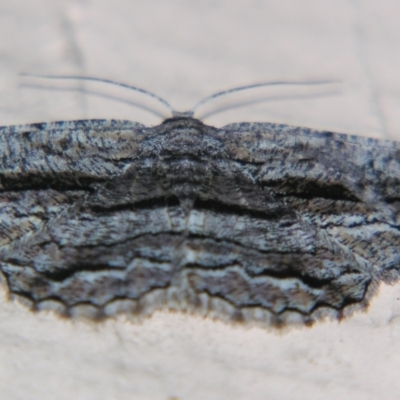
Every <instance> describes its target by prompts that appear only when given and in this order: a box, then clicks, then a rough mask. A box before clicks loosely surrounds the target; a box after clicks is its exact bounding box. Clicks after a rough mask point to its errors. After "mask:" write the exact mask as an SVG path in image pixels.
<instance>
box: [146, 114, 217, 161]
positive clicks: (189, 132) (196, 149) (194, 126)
mask: <svg viewBox="0 0 400 400" xmlns="http://www.w3.org/2000/svg"><path fill="white" fill-rule="evenodd" d="M221 151H223V146H222V143H221V141H220V140H219V138H218V137H217V130H216V129H215V128H212V127H209V126H206V125H204V124H203V123H202V122H201V121H199V120H198V119H195V118H191V117H174V118H170V119H167V120H165V121H164V122H163V123H162V124H161V125H159V126H158V127H155V128H154V129H153V131H152V134H151V137H149V138H148V140H146V143H145V144H144V146H143V154H144V155H145V156H151V155H153V156H157V157H162V158H168V159H169V158H172V159H179V158H181V157H183V158H189V159H198V158H203V157H207V158H209V157H210V155H211V156H213V155H217V154H219V155H220V154H221Z"/></svg>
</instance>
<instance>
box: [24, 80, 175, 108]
mask: <svg viewBox="0 0 400 400" xmlns="http://www.w3.org/2000/svg"><path fill="white" fill-rule="evenodd" d="M20 75H21V76H31V77H34V78H43V79H64V80H65V79H74V80H81V81H94V82H103V83H108V84H110V85H115V86H120V87H123V88H126V89H131V90H134V91H135V92H139V93H143V94H145V95H147V96H149V97H152V98H153V99H156V100H157V101H158V102H160V103H161V104H162V105H164V106H165V107H166V108H168V110H169V111H170V112H171V114H172V115H176V114H179V113H177V111H175V109H174V108H173V107H172V106H171V104H169V103H168V101H166V100H164V99H163V98H162V97H160V96H157V95H156V94H154V93H152V92H149V91H148V90H145V89H141V88H139V87H137V86H132V85H127V84H126V83H121V82H116V81H113V80H111V79H104V78H96V77H92V76H80V75H40V74H28V73H20Z"/></svg>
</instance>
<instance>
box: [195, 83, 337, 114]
mask: <svg viewBox="0 0 400 400" xmlns="http://www.w3.org/2000/svg"><path fill="white" fill-rule="evenodd" d="M329 83H340V81H338V80H324V81H308V82H304V81H303V82H302V81H274V82H262V83H254V84H252V85H245V86H239V87H235V88H232V89H228V90H223V91H221V92H217V93H214V94H212V95H211V96H208V97H206V98H205V99H203V100H201V101H199V102H198V103H197V104H196V105H195V106H194V107H193V108H192V109H191V110H190V112H191V113H192V114H194V113H195V112H196V110H197V109H198V108H199V107H200V106H202V105H203V104H204V103H207V102H208V101H210V100H213V99H215V98H217V97H220V96H224V95H226V94H229V93H234V92H240V91H242V90H248V89H254V88H257V87H261V86H277V85H325V84H329Z"/></svg>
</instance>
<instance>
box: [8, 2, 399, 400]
mask: <svg viewBox="0 0 400 400" xmlns="http://www.w3.org/2000/svg"><path fill="white" fill-rule="evenodd" d="M399 20H400V3H399V2H398V1H396V0H381V1H379V2H377V1H373V0H303V1H302V2H299V1H297V0H284V1H282V0H271V1H261V0H259V1H256V0H246V1H244V0H243V1H234V0H220V1H217V0H215V1H211V0H208V1H201V2H198V1H194V0H165V1H155V0H148V1H146V2H140V1H138V0H136V1H132V0H114V1H113V2H110V1H107V0H97V1H93V0H80V1H79V0H74V1H72V0H71V1H67V0H64V1H62V0H36V1H35V2H32V1H30V0H13V1H12V2H11V1H7V0H0V124H1V125H6V124H15V123H25V122H39V121H47V120H58V119H75V118H88V117H100V118H104V117H110V118H111V117H113V118H126V119H131V120H134V121H139V122H143V123H147V124H156V123H158V122H159V121H160V120H161V116H160V115H159V114H157V113H156V112H148V111H146V107H147V106H150V107H155V109H156V110H158V111H161V112H162V113H163V115H164V116H167V115H168V113H166V112H165V110H163V109H162V107H160V106H159V105H154V102H151V101H150V102H149V101H148V100H146V99H144V98H143V97H142V96H139V95H137V94H135V93H131V92H128V91H126V90H122V89H118V88H110V87H107V86H105V85H101V84H97V85H89V84H82V83H73V82H68V84H64V83H62V82H54V81H50V82H49V81H46V82H44V81H39V80H37V79H36V80H35V79H27V78H22V77H19V76H18V73H19V72H31V73H52V74H84V75H92V76H101V77H105V78H111V79H115V80H118V81H121V82H125V83H130V84H136V85H138V86H140V87H143V88H146V89H148V90H150V91H153V92H155V93H157V94H159V95H160V96H162V97H165V98H166V99H167V100H168V101H170V102H171V103H172V105H173V106H174V107H175V108H177V109H178V110H185V109H188V108H190V107H192V106H193V105H194V104H195V103H196V102H197V101H199V100H200V99H202V98H203V97H205V96H207V95H209V94H211V93H213V92H215V91H218V90H223V89H227V88H230V87H234V86H238V85H242V84H247V83H254V82H262V81H268V80H281V79H284V80H313V79H338V80H340V81H341V84H339V85H329V86H326V87H319V88H315V87H305V88H292V87H282V88H266V89H262V90H254V91H251V92H247V93H241V94H237V95H235V96H231V97H229V98H224V99H221V100H220V101H216V102H215V103H213V104H209V105H208V106H205V107H204V109H201V110H200V111H201V112H200V113H199V116H200V117H201V116H205V115H209V117H207V118H205V122H207V123H210V124H214V125H217V126H221V125H223V124H225V123H228V122H235V121H273V122H284V123H289V124H296V125H303V126H309V127H312V128H321V129H331V130H335V131H340V132H347V133H355V134H360V135H368V136H374V137H382V138H392V139H396V138H397V139H400V112H399V110H400V74H399V73H398V71H399V70H400V52H399V47H398V46H399V43H400V28H399V25H398V21H399ZM138 103H139V104H140V105H141V106H140V107H134V106H133V105H134V104H138ZM241 104H242V105H243V107H238V106H239V105H241ZM221 108H228V109H227V110H226V112H224V113H219V114H212V111H213V110H217V109H221ZM0 295H1V297H0V393H1V397H2V398H4V399H19V398H24V399H53V398H54V396H57V398H58V399H71V398H74V399H122V400H123V399H132V398H135V399H142V398H143V399H168V398H170V397H173V396H177V397H178V398H179V399H182V400H183V399H204V398H219V399H225V398H226V399H249V398H251V399H264V398H269V399H282V398H293V397H296V398H298V399H302V398H304V399H308V398H311V397H312V398H324V399H336V398H339V397H340V398H349V399H350V398H351V399H376V398H382V397H383V396H385V398H388V399H389V398H398V397H399V396H400V381H399V379H398V371H399V368H400V357H399V354H400V318H399V316H400V300H399V299H400V285H397V286H394V287H389V286H385V285H383V286H382V287H381V289H380V291H379V295H378V296H377V297H375V299H374V301H373V302H372V305H371V307H370V308H369V310H368V312H367V313H359V314H357V315H355V316H354V317H352V318H350V319H347V320H344V321H342V322H340V323H339V322H325V323H320V324H317V325H315V326H314V327H312V328H303V329H297V330H290V331H288V332H284V333H279V332H276V331H266V330H262V329H258V328H257V329H256V328H252V329H249V328H246V327H242V326H230V325H226V324H224V323H221V322H215V321H211V320H204V319H202V318H198V317H192V316H185V315H181V314H170V313H161V312H160V313H157V314H156V315H154V316H153V317H152V318H150V319H148V320H145V321H144V322H143V323H142V324H133V323H131V322H129V321H126V320H125V319H124V318H120V319H118V320H108V321H106V322H104V323H100V324H93V323H87V322H82V321H70V320H63V319H60V318H58V317H56V316H54V315H53V314H51V313H48V314H47V313H40V314H33V313H31V312H30V311H28V310H27V309H25V308H24V307H22V306H21V305H19V304H17V303H15V302H9V301H8V300H7V298H6V295H5V292H4V290H3V291H2V292H1V293H0Z"/></svg>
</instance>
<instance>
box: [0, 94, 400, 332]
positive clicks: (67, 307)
mask: <svg viewBox="0 0 400 400" xmlns="http://www.w3.org/2000/svg"><path fill="white" fill-rule="evenodd" d="M151 95H152V94H151ZM217 95H219V94H217ZM153 96H155V95H153ZM215 96H216V95H214V97H215ZM0 188H1V191H0V226H1V229H0V271H1V273H2V274H3V277H4V282H5V284H6V286H7V288H8V291H9V293H10V294H13V295H17V296H22V297H23V298H26V299H28V300H29V301H30V302H31V304H32V305H33V307H34V308H35V309H42V308H52V309H56V310H58V311H59V312H61V313H63V314H64V315H71V316H73V315H80V314H81V313H83V314H85V315H90V316H92V317H94V318H102V317H107V316H113V315H116V314H118V313H121V312H122V313H128V314H133V315H150V314H151V313H152V312H153V311H154V310H157V309H170V310H180V311H185V312H190V313H192V312H194V313H198V314H201V315H209V316H211V317H215V318H219V319H222V320H230V321H243V322H245V323H250V324H252V323H256V324H262V325H265V326H271V325H272V326H282V325H284V324H288V323H300V324H311V323H313V322H314V321H316V320H319V319H322V318H325V317H327V316H328V317H338V318H340V317H343V316H345V315H347V314H349V313H350V312H352V311H353V310H354V309H360V308H363V307H365V306H366V305H367V304H368V302H369V300H370V298H371V296H372V295H373V294H374V292H375V289H376V287H377V285H378V284H379V283H380V282H381V281H384V282H386V283H393V282H396V281H397V280H398V278H399V266H400V260H399V247H400V214H399V210H400V144H399V143H397V142H393V141H385V140H376V139H370V138H363V137H357V136H350V135H345V134H340V133H332V132H326V131H317V130H312V129H308V128H302V127H295V126H289V125H282V124H274V123H247V122H243V123H234V124H230V125H227V126H224V127H222V128H215V127H212V126H208V125H206V124H204V123H203V122H201V121H200V120H198V119H196V118H194V117H193V113H192V112H186V113H174V114H173V116H172V117H171V118H168V119H166V120H165V121H164V122H162V123H161V124H160V125H158V126H154V127H147V126H144V125H142V124H139V123H136V122H130V121H121V120H81V121H60V122H50V123H37V124H29V125H18V126H4V127H1V128H0Z"/></svg>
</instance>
